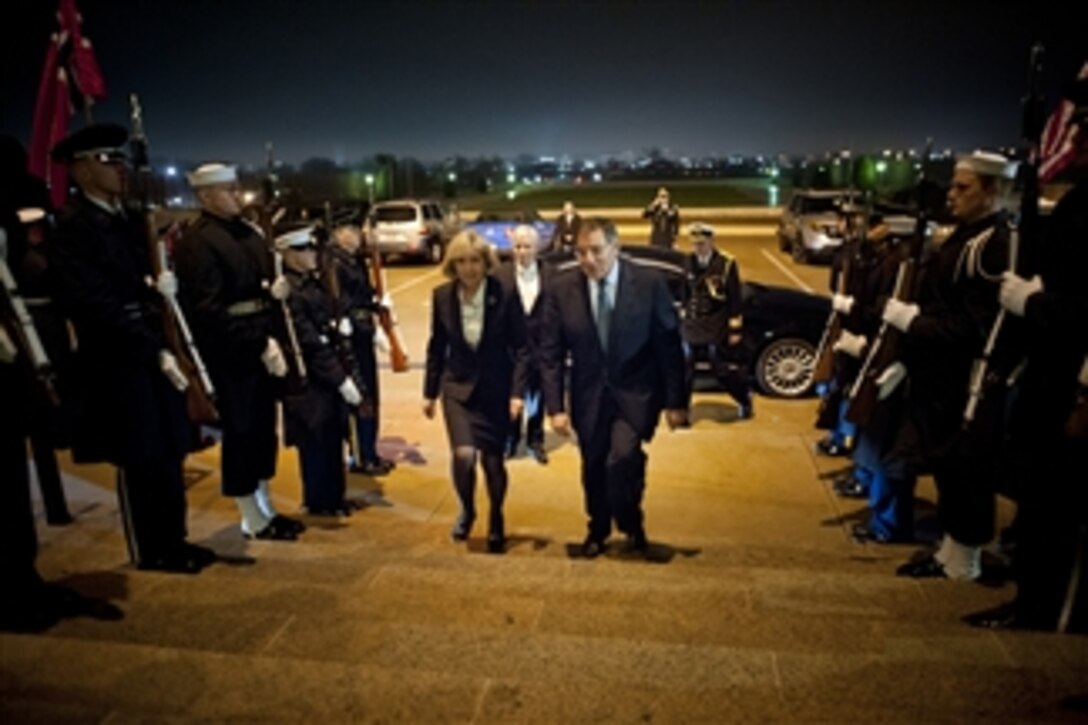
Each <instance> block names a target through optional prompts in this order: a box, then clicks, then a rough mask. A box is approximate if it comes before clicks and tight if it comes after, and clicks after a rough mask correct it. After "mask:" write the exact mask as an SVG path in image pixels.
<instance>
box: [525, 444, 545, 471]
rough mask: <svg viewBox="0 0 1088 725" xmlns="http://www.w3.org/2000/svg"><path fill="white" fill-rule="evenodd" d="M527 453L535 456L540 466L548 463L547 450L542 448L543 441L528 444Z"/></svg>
mask: <svg viewBox="0 0 1088 725" xmlns="http://www.w3.org/2000/svg"><path fill="white" fill-rule="evenodd" d="M529 453H531V454H532V455H533V458H535V459H536V462H537V463H539V464H540V465H542V466H546V465H548V452H547V451H546V450H544V444H543V443H536V444H534V445H531V446H529Z"/></svg>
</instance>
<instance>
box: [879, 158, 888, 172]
mask: <svg viewBox="0 0 1088 725" xmlns="http://www.w3.org/2000/svg"><path fill="white" fill-rule="evenodd" d="M887 170H888V164H887V163H885V162H884V161H877V162H876V173H878V174H883V173H884V172H885V171H887Z"/></svg>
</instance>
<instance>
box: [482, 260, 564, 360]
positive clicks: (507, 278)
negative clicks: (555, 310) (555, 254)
mask: <svg viewBox="0 0 1088 725" xmlns="http://www.w3.org/2000/svg"><path fill="white" fill-rule="evenodd" d="M516 266H517V265H516V263H515V262H513V261H511V262H510V263H509V264H504V265H503V266H502V267H500V268H499V271H498V272H497V273H496V274H495V277H496V278H497V279H498V280H499V281H500V282H502V285H503V287H505V288H506V290H507V291H508V292H509V294H510V295H511V296H512V297H513V298H514V304H515V306H516V307H517V309H518V311H519V312H520V313H521V314H522V316H523V318H524V319H525V339H526V343H527V344H528V355H529V360H528V364H529V368H530V370H529V375H530V377H531V376H532V374H533V372H534V371H538V370H539V369H540V330H541V327H542V325H543V322H544V290H545V289H546V288H547V286H548V285H549V284H550V283H551V279H552V275H553V273H554V270H553V268H552V267H551V265H549V264H545V263H544V262H541V261H540V260H539V259H538V260H537V262H536V268H537V273H538V274H539V275H540V294H538V295H537V297H536V302H534V303H533V307H532V309H529V310H527V309H525V306H524V305H523V304H522V302H521V295H520V294H518V282H517V270H516Z"/></svg>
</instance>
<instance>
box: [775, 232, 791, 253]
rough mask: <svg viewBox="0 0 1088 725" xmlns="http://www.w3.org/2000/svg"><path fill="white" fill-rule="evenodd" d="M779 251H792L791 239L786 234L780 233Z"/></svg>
mask: <svg viewBox="0 0 1088 725" xmlns="http://www.w3.org/2000/svg"><path fill="white" fill-rule="evenodd" d="M778 251H780V252H788V251H790V240H789V239H787V238H786V235H785V234H779V235H778Z"/></svg>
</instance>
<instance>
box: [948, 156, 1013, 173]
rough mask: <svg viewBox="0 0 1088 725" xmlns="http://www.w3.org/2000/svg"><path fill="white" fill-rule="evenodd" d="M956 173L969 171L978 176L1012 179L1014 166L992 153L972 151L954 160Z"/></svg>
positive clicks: (1002, 157)
mask: <svg viewBox="0 0 1088 725" xmlns="http://www.w3.org/2000/svg"><path fill="white" fill-rule="evenodd" d="M956 170H957V171H970V172H972V173H974V174H978V175H979V176H997V177H1000V178H1002V179H1012V178H1014V177H1015V176H1016V164H1015V163H1010V162H1009V160H1008V159H1007V158H1006V157H1004V156H1002V155H1001V154H995V153H993V152H992V151H974V152H972V153H970V154H964V155H963V156H959V157H957V159H956Z"/></svg>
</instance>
